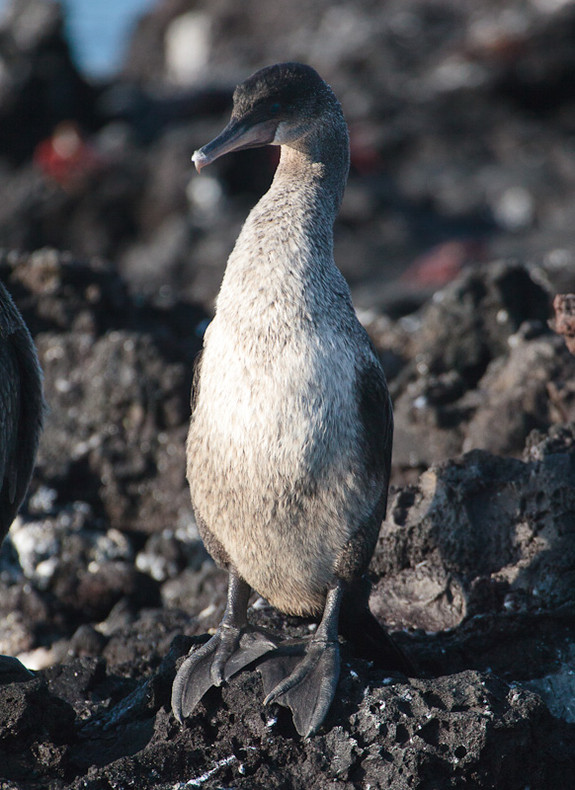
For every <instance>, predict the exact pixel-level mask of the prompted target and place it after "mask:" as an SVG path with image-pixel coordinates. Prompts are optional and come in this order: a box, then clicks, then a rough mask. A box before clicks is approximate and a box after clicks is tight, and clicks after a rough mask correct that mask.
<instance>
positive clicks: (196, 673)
mask: <svg viewBox="0 0 575 790" xmlns="http://www.w3.org/2000/svg"><path fill="white" fill-rule="evenodd" d="M250 593H251V588H250V586H249V585H248V584H246V582H245V581H244V580H243V579H242V578H240V576H238V575H237V574H236V573H234V572H233V571H231V572H230V579H229V583H228V600H227V604H226V610H225V612H224V616H223V617H222V621H221V623H220V624H219V626H218V629H217V631H216V633H215V634H214V635H213V636H212V638H211V639H210V640H209V641H208V642H206V644H205V645H202V646H201V647H199V648H192V650H191V651H190V653H189V655H188V656H187V658H186V659H185V660H184V662H183V663H182V665H181V666H180V668H179V670H178V672H177V674H176V677H175V679H174V684H173V686H172V711H173V713H174V716H175V717H176V719H177V720H178V721H179V722H180V724H181V723H182V722H183V720H184V719H185V718H186V717H187V716H189V715H190V713H191V712H192V711H193V709H194V708H195V707H196V705H197V704H198V702H199V701H200V700H201V698H202V697H203V696H204V694H205V693H206V691H208V689H210V688H211V687H212V686H221V684H222V683H223V682H224V680H229V678H231V677H232V675H235V674H236V672H239V671H240V669H243V668H244V667H246V666H247V665H248V664H251V663H252V661H255V660H256V658H259V657H260V656H262V655H264V653H267V652H268V651H269V650H274V649H275V648H276V647H277V645H276V643H275V642H272V641H271V639H270V638H269V637H268V636H266V635H265V634H263V633H260V632H258V631H255V630H253V629H251V628H250V627H249V626H248V625H247V610H248V600H249V597H250Z"/></svg>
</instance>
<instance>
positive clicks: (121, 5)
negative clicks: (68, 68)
mask: <svg viewBox="0 0 575 790" xmlns="http://www.w3.org/2000/svg"><path fill="white" fill-rule="evenodd" d="M156 2H157V0H61V5H62V7H63V9H64V13H65V20H66V31H67V35H68V41H69V42H70V48H71V50H72V55H73V57H74V60H75V62H76V64H77V66H78V67H79V68H80V70H81V71H82V72H83V73H84V74H85V75H86V76H88V77H92V78H94V79H99V78H105V77H109V76H112V75H113V74H114V73H115V72H116V71H117V70H118V68H119V67H120V66H121V64H122V61H123V57H124V53H125V47H126V44H127V42H128V40H129V37H130V33H131V31H132V30H133V27H134V25H135V23H136V22H137V20H138V19H139V17H140V16H142V14H144V13H145V12H146V11H147V10H149V9H150V8H151V7H152V6H154V5H155V4H156ZM9 3H10V0H0V13H1V12H2V11H3V10H4V9H5V8H6V7H7V6H8V5H9Z"/></svg>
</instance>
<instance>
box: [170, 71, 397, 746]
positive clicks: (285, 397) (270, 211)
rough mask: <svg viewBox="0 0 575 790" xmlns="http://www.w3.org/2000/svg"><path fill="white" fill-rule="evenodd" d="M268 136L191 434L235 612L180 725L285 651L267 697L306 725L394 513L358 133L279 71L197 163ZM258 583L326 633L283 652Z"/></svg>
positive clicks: (321, 702)
mask: <svg viewBox="0 0 575 790" xmlns="http://www.w3.org/2000/svg"><path fill="white" fill-rule="evenodd" d="M268 143H270V144H275V145H281V157H280V162H279V165H278V168H277V171H276V174H275V177H274V180H273V183H272V185H271V187H270V189H269V191H268V192H267V193H266V194H265V195H264V196H263V197H262V198H261V200H260V201H259V203H258V204H257V205H256V206H255V208H254V209H253V210H252V211H251V213H250V215H249V217H248V218H247V220H246V222H245V224H244V226H243V228H242V231H241V233H240V236H239V238H238V240H237V242H236V245H235V247H234V250H233V252H232V253H231V255H230V257H229V260H228V264H227V268H226V272H225V275H224V279H223V282H222V286H221V290H220V293H219V295H218V299H217V304H216V311H215V317H214V319H213V321H212V322H211V324H210V326H209V327H208V329H207V331H206V336H205V340H204V348H203V352H202V355H201V359H200V360H199V362H198V366H197V370H196V375H195V379H194V393H193V400H192V418H191V424H190V430H189V436H188V444H187V457H188V480H189V483H190V490H191V496H192V502H193V506H194V511H195V514H196V518H197V522H198V525H199V528H200V531H201V534H202V537H203V539H204V541H205V544H206V546H207V548H208V551H209V552H210V553H211V554H212V556H213V557H214V558H215V559H216V561H217V562H218V563H219V564H220V565H222V566H223V567H225V568H227V569H228V570H229V572H230V591H229V597H228V608H227V610H226V615H225V616H224V619H223V621H222V624H221V626H220V628H219V629H218V633H217V634H216V635H215V636H214V637H213V638H212V640H210V642H208V644H207V645H206V646H205V647H204V648H202V650H201V651H195V652H194V653H192V654H191V655H190V656H189V657H188V659H187V660H186V662H185V663H184V665H183V666H182V668H181V669H180V672H179V674H178V677H177V679H176V682H175V684H174V693H173V707H174V711H175V713H176V715H177V716H178V718H180V719H182V718H183V717H184V716H185V715H187V714H188V713H189V712H190V711H191V709H192V708H193V707H194V705H195V704H196V702H197V699H199V698H200V696H201V695H202V694H203V693H204V691H205V690H206V689H207V688H208V687H209V686H210V685H212V684H215V685H217V684H219V683H220V682H222V680H223V679H226V678H227V677H229V676H230V675H231V674H233V672H235V671H237V669H239V668H240V667H241V666H244V665H246V664H247V663H249V662H251V661H253V660H254V659H255V658H257V657H258V656H260V655H262V654H264V653H266V652H268V651H273V652H269V654H268V656H266V657H265V659H263V660H262V664H261V666H262V670H263V673H264V681H265V680H266V672H267V680H268V682H267V683H266V690H267V689H269V691H270V693H269V694H268V697H267V701H268V702H269V701H272V700H274V701H277V702H279V703H281V704H285V705H288V706H289V707H290V708H291V709H292V711H293V712H294V720H295V723H296V727H297V728H298V730H299V731H300V732H301V733H303V734H305V735H309V734H311V733H312V732H314V731H315V730H316V729H317V727H318V726H319V724H320V723H321V721H322V720H323V717H324V716H325V713H326V711H327V709H328V707H329V704H330V702H331V699H332V697H333V693H334V691H335V686H336V684H337V677H338V673H339V653H338V646H337V624H338V616H339V609H340V603H341V600H342V596H343V595H344V594H345V591H346V590H349V589H350V586H352V585H353V584H354V583H355V582H356V581H357V580H358V579H360V578H361V576H362V574H364V572H365V570H366V568H367V565H368V563H369V561H370V558H371V556H372V554H373V550H374V547H375V544H376V541H377V536H378V532H379V527H380V524H381V521H382V519H383V517H384V515H385V508H386V499H387V488H388V482H389V474H390V464H391V446H392V433H393V420H392V410H391V403H390V399H389V395H388V391H387V387H386V383H385V377H384V374H383V371H382V369H381V366H380V363H379V360H378V358H377V355H376V353H375V351H374V349H373V346H372V344H371V342H370V340H369V338H368V336H367V334H366V332H365V330H364V329H363V327H362V326H361V324H360V323H359V321H358V319H357V317H356V314H355V311H354V309H353V306H352V303H351V297H350V293H349V288H348V286H347V284H346V282H345V280H344V278H343V276H342V275H341V273H340V271H339V270H338V269H337V267H336V266H335V264H334V260H333V224H334V220H335V218H336V215H337V211H338V209H339V206H340V203H341V199H342V196H343V191H344V187H345V182H346V179H347V173H348V168H349V142H348V133H347V126H346V123H345V120H344V117H343V113H342V111H341V107H340V104H339V102H338V101H337V99H336V97H335V95H334V94H333V92H332V91H331V89H330V88H329V87H328V86H327V85H326V83H325V82H324V81H323V80H322V79H321V78H320V77H319V76H318V74H317V73H316V72H315V71H314V70H313V69H311V68H310V67H308V66H303V65H301V64H279V65H277V66H272V67H270V68H267V69H264V70H262V71H261V72H258V73H257V74H255V75H254V76H253V77H251V78H250V79H249V80H247V81H246V82H245V83H243V84H242V85H240V86H239V87H238V88H237V89H236V92H235V94H234V109H233V112H232V119H231V121H230V124H228V126H227V127H226V129H225V130H224V131H223V132H222V134H221V135H220V136H219V137H218V138H216V140H214V141H213V142H212V143H210V144H208V145H207V146H204V148H202V149H201V150H200V151H199V152H196V154H195V155H194V160H195V162H196V166H197V167H198V169H200V168H201V167H203V166H204V165H206V164H209V163H210V162H211V161H213V160H214V159H216V158H217V157H218V156H221V155H222V154H224V153H227V152H229V151H233V150H239V149H241V148H246V147H254V146H258V145H265V144H268ZM250 588H253V589H254V590H256V591H257V592H258V593H259V594H260V595H262V596H263V597H264V598H266V599H267V600H268V601H269V602H270V603H271V604H272V605H273V606H275V607H277V608H278V609H279V610H281V611H282V612H286V613H288V614H294V615H320V614H322V613H323V617H322V621H321V624H320V626H319V628H318V631H317V633H316V635H315V636H314V637H312V638H311V639H310V640H309V642H308V643H307V644H302V645H300V646H299V647H294V646H293V645H291V646H290V647H289V648H288V649H287V650H282V648H281V647H280V648H279V650H275V647H276V645H275V644H274V643H273V641H270V640H269V639H267V638H266V637H265V636H263V635H261V634H257V633H253V632H252V631H251V630H250V629H249V627H248V626H247V623H246V619H245V610H246V607H247V598H248V595H249V591H250ZM364 603H365V602H364ZM202 651H203V652H202ZM389 652H390V655H391V654H393V650H390V651H389ZM398 656H399V654H397V655H396V656H395V658H398ZM198 694H199V695H200V696H198Z"/></svg>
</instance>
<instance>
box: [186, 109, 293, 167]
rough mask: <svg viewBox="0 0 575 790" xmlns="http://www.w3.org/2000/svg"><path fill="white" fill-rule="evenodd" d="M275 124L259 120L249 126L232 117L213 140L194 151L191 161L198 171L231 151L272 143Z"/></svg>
mask: <svg viewBox="0 0 575 790" xmlns="http://www.w3.org/2000/svg"><path fill="white" fill-rule="evenodd" d="M277 126H278V123H277V121H261V122H260V123H256V124H254V125H253V126H250V125H248V124H247V123H246V122H245V121H244V120H240V121H235V120H233V119H232V120H231V121H230V122H229V124H228V125H227V126H226V128H225V129H224V130H223V131H222V132H221V133H220V134H219V135H218V136H217V137H216V138H215V139H214V140H212V141H211V142H210V143H207V144H206V145H204V146H202V147H201V148H199V149H198V150H197V151H194V155H193V156H192V162H193V163H194V164H195V166H196V170H197V171H198V173H199V172H200V171H201V169H202V168H203V167H205V166H206V165H209V164H211V163H212V162H214V161H215V160H216V159H219V157H220V156H223V155H224V154H229V153H230V152H231V151H242V150H244V149H245V148H258V147H259V146H262V145H268V144H269V143H273V141H274V137H275V134H276V130H277Z"/></svg>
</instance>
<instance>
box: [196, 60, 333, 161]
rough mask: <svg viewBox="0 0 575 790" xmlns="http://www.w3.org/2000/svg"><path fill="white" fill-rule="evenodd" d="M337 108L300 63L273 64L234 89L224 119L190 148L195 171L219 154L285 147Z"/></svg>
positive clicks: (311, 71)
mask: <svg viewBox="0 0 575 790" xmlns="http://www.w3.org/2000/svg"><path fill="white" fill-rule="evenodd" d="M334 107H338V108H339V103H338V102H337V99H336V98H335V96H334V94H333V92H332V90H331V88H330V87H329V86H328V85H327V84H326V83H325V82H324V81H323V80H322V78H321V77H320V76H319V74H318V73H317V71H315V70H314V69H312V68H311V66H306V65H304V64H303V63H278V64H276V65H275V66H268V67H267V68H264V69H261V70H260V71H257V72H256V73H255V74H253V75H252V76H251V77H249V78H248V79H247V80H246V81H245V82H242V83H241V84H240V85H238V86H237V88H236V89H235V91H234V106H233V110H232V116H231V119H230V122H229V123H228V125H227V126H226V128H225V129H224V130H223V131H222V132H221V133H220V134H219V135H218V136H217V137H216V138H215V139H214V140H212V141H211V142H210V143H208V144H207V145H204V146H203V147H202V148H200V149H199V150H198V151H196V152H195V153H194V155H193V157H192V161H193V162H194V164H195V165H196V169H197V171H198V172H200V170H201V169H202V167H205V166H206V165H209V164H211V162H213V161H214V160H215V159H218V158H219V157H220V156H223V155H224V154H228V153H230V152H231V151H241V150H243V149H245V148H259V147H260V146H263V145H270V144H271V145H290V143H294V142H295V141H296V140H299V139H301V138H302V137H303V136H305V135H306V134H307V133H308V132H309V130H310V129H311V128H312V127H313V126H315V125H316V124H317V123H321V121H322V116H323V115H324V114H325V113H326V112H329V111H330V110H331V111H333V109H334Z"/></svg>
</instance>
